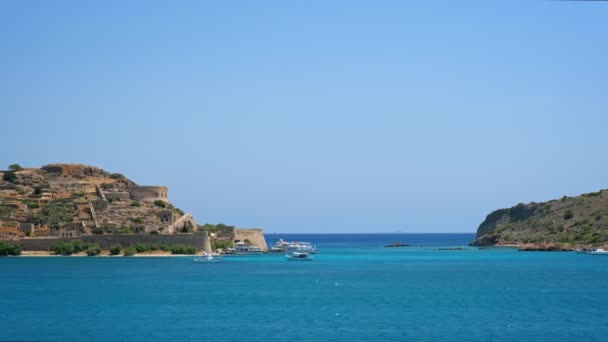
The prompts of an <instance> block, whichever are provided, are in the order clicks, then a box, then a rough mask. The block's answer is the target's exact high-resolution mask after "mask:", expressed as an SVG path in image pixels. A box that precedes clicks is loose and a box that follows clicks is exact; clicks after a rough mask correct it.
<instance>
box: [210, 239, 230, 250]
mask: <svg viewBox="0 0 608 342" xmlns="http://www.w3.org/2000/svg"><path fill="white" fill-rule="evenodd" d="M233 245H234V243H233V242H232V240H211V249H212V250H214V251H215V250H218V249H219V248H221V249H226V248H230V247H232V246H233Z"/></svg>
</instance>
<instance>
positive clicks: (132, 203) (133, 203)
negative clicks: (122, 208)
mask: <svg viewBox="0 0 608 342" xmlns="http://www.w3.org/2000/svg"><path fill="white" fill-rule="evenodd" d="M131 206H132V207H141V204H139V202H137V201H135V202H131Z"/></svg>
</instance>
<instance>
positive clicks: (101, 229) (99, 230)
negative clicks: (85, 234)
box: [91, 227, 103, 234]
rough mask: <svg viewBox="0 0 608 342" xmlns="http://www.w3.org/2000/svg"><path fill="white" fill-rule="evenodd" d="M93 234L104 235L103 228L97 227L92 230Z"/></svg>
mask: <svg viewBox="0 0 608 342" xmlns="http://www.w3.org/2000/svg"><path fill="white" fill-rule="evenodd" d="M91 233H93V234H103V228H100V227H95V228H93V229H91Z"/></svg>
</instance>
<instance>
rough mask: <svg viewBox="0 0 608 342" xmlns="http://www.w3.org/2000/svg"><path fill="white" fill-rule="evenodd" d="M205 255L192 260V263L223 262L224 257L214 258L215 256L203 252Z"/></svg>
mask: <svg viewBox="0 0 608 342" xmlns="http://www.w3.org/2000/svg"><path fill="white" fill-rule="evenodd" d="M203 253H204V254H203V255H201V256H199V257H196V258H194V259H192V262H196V263H205V264H210V263H217V262H221V261H222V257H220V256H213V255H211V254H208V253H205V252H203Z"/></svg>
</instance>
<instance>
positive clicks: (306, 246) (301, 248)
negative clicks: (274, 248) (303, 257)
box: [285, 241, 317, 254]
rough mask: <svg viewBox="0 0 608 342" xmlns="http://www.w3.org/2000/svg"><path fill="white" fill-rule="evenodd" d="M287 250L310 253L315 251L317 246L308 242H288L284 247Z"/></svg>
mask: <svg viewBox="0 0 608 342" xmlns="http://www.w3.org/2000/svg"><path fill="white" fill-rule="evenodd" d="M285 250H286V251H287V252H305V253H310V254H316V253H317V247H315V246H314V245H312V244H311V243H310V242H297V241H296V242H290V243H288V244H287V248H286V249H285Z"/></svg>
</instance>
